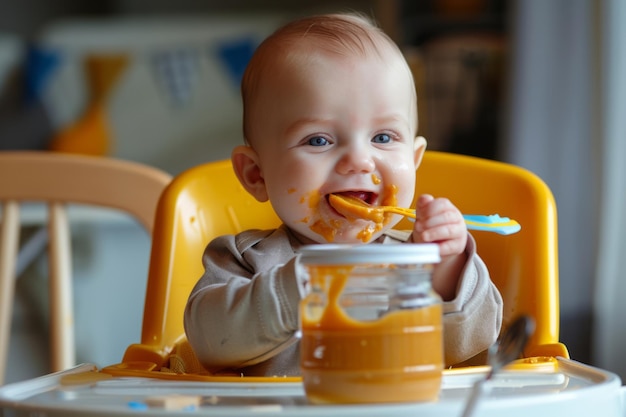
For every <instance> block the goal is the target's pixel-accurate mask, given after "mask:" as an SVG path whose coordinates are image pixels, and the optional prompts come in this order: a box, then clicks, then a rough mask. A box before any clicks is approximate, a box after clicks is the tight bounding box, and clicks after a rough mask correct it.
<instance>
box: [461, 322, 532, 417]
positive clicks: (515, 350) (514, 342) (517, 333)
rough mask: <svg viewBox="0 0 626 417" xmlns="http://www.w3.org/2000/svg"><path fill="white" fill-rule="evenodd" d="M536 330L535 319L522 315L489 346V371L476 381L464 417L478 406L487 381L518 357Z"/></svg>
mask: <svg viewBox="0 0 626 417" xmlns="http://www.w3.org/2000/svg"><path fill="white" fill-rule="evenodd" d="M534 331H535V321H534V320H533V319H532V318H531V317H529V316H524V315H523V316H520V317H518V318H517V319H516V320H514V321H513V322H512V323H511V325H510V326H509V327H508V328H507V329H506V330H505V332H504V333H503V334H502V336H501V337H500V338H499V339H498V340H497V341H496V342H495V343H494V344H493V345H491V346H490V347H489V350H488V356H487V362H488V364H489V366H490V369H489V372H488V373H487V375H486V376H485V378H483V379H479V380H478V381H476V382H475V383H474V386H473V387H472V392H471V393H470V397H469V399H468V400H467V403H466V404H465V409H464V410H463V415H462V417H470V416H471V415H472V413H473V411H474V409H475V408H476V404H477V403H478V399H479V398H480V396H481V394H482V393H483V392H484V385H485V382H487V381H489V380H490V379H491V378H492V377H493V376H494V374H496V373H498V372H499V371H500V370H501V369H502V368H503V367H504V366H506V365H507V364H509V363H510V362H512V361H514V360H515V359H518V358H519V357H520V355H521V354H522V351H523V350H524V347H525V346H526V343H528V339H529V338H530V336H531V335H532V334H533V332H534Z"/></svg>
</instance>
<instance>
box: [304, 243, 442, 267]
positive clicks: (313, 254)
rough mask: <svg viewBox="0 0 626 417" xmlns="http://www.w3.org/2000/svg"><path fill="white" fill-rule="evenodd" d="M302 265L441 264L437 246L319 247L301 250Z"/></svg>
mask: <svg viewBox="0 0 626 417" xmlns="http://www.w3.org/2000/svg"><path fill="white" fill-rule="evenodd" d="M299 253H301V254H302V255H301V258H300V262H302V263H303V264H309V265H345V264H364V263H367V264H372V263H376V264H378V263H381V264H399V265H405V264H432V263H438V262H440V261H441V257H440V256H439V246H437V245H436V244H434V243H394V244H386V245H385V244H369V245H350V244H319V245H306V246H303V247H302V248H300V250H299Z"/></svg>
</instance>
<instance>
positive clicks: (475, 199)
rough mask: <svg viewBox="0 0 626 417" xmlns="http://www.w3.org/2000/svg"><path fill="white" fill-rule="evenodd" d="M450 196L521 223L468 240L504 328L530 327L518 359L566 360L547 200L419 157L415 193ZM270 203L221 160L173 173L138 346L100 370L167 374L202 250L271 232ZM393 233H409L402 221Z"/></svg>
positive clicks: (483, 174)
mask: <svg viewBox="0 0 626 417" xmlns="http://www.w3.org/2000/svg"><path fill="white" fill-rule="evenodd" d="M422 193H430V194H433V195H435V196H446V197H448V198H450V199H451V200H452V201H453V202H454V203H455V204H456V205H457V206H458V207H459V208H460V210H461V211H462V212H463V213H464V214H500V215H501V216H506V217H510V218H513V219H515V220H517V221H519V223H521V225H522V229H521V231H520V232H518V233H517V234H514V235H510V236H501V235H496V234H493V233H488V232H473V236H474V237H475V239H476V242H477V245H478V252H479V254H480V255H481V257H482V258H483V259H484V261H485V262H486V264H487V266H488V268H489V270H490V274H491V277H492V279H493V281H494V283H495V284H496V285H497V287H498V289H499V290H500V291H501V293H502V296H503V299H504V326H507V324H508V323H509V322H510V321H512V320H513V319H514V318H515V317H516V316H517V315H520V314H528V315H530V316H532V317H533V318H534V319H535V321H536V331H535V333H534V335H533V336H532V338H531V340H530V342H529V344H528V346H527V349H526V351H525V356H527V357H528V356H563V357H569V355H568V352H567V349H566V347H565V345H563V344H561V343H559V295H558V262H557V218H556V205H555V201H554V198H553V196H552V194H551V192H550V190H549V189H548V187H547V186H546V184H545V183H544V182H542V181H541V180H540V179H539V178H538V177H537V176H535V175H534V174H532V173H530V172H528V171H526V170H524V169H522V168H520V167H516V166H513V165H510V164H506V163H502V162H495V161H490V160H485V159H479V158H476V157H470V156H462V155H455V154H449V153H442V152H434V151H427V152H426V154H425V155H424V159H423V162H422V165H421V166H420V167H419V169H418V171H417V193H416V195H419V194H422ZM279 223H280V222H279V219H278V218H277V216H276V215H275V213H274V211H273V209H272V207H271V205H270V204H269V203H259V202H257V201H256V200H255V199H254V198H253V197H252V196H250V195H249V194H248V193H247V192H246V191H245V190H244V189H243V187H242V186H241V185H240V184H239V182H238V180H237V178H236V177H235V174H234V172H233V169H232V166H231V163H230V161H218V162H210V163H206V164H203V165H200V166H196V167H194V168H191V169H189V170H187V171H186V172H183V173H182V174H180V175H178V176H177V177H176V178H174V180H173V181H172V183H171V184H170V185H169V186H168V187H167V188H166V190H165V191H164V193H163V195H162V196H161V200H160V201H159V205H158V208H157V213H156V223H155V229H154V234H153V245H152V253H151V260H150V270H149V271H150V272H149V279H148V288H147V293H146V302H145V309H144V319H143V329H142V336H141V343H139V344H134V345H131V346H129V347H128V349H127V350H126V353H125V355H124V358H123V362H122V363H121V364H118V365H114V366H112V367H111V368H109V369H108V370H107V371H109V372H112V373H115V372H120V371H121V372H122V373H124V372H126V373H128V372H129V371H131V370H135V371H137V374H141V373H142V372H149V371H151V370H159V369H160V368H161V367H162V366H167V360H168V356H169V355H170V354H171V352H172V350H173V349H174V348H175V347H176V346H180V345H181V344H184V342H185V340H186V339H185V334H184V329H183V310H184V308H185V303H186V301H187V297H188V296H189V294H190V292H191V290H192V288H193V286H194V285H195V283H196V281H197V280H198V279H199V278H200V276H201V275H202V274H203V267H202V263H201V257H202V253H203V250H204V249H205V247H206V245H207V244H208V242H209V241H210V240H212V239H213V238H214V237H216V236H219V235H222V234H228V233H237V232H240V231H243V230H245V229H249V228H258V229H264V228H274V227H276V226H278V225H279ZM398 228H404V229H407V228H409V229H410V228H411V224H410V223H406V220H403V221H402V222H401V223H400V224H399V225H398Z"/></svg>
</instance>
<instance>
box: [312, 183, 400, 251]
mask: <svg viewBox="0 0 626 417" xmlns="http://www.w3.org/2000/svg"><path fill="white" fill-rule="evenodd" d="M372 180H373V181H375V180H378V181H380V180H379V179H378V177H376V175H375V174H372ZM397 194H398V187H396V186H395V185H391V186H388V187H386V188H385V193H384V195H383V199H382V204H383V205H396V204H397ZM321 198H322V196H321V195H320V194H319V192H311V193H310V194H309V195H308V196H305V197H302V199H301V200H300V203H301V204H304V203H307V204H308V206H309V208H311V209H313V210H317V208H318V207H319V204H320V200H321ZM328 202H329V204H330V205H331V206H332V207H333V208H334V209H335V210H336V211H337V212H338V213H339V214H341V215H342V216H344V217H345V218H346V219H347V220H348V221H355V220H357V219H365V220H369V221H371V222H374V225H371V224H368V225H366V226H365V227H363V229H361V230H360V231H359V232H358V233H357V235H356V238H357V239H359V240H360V241H362V242H363V243H367V242H369V241H370V240H371V239H372V236H373V235H374V234H375V233H377V232H379V231H380V230H382V228H383V226H384V225H385V224H387V223H388V222H389V221H390V220H391V218H392V214H389V213H385V212H384V211H383V210H382V209H380V208H378V207H377V206H370V205H369V204H367V203H366V202H364V201H362V200H360V199H358V198H356V197H352V196H349V195H338V194H330V196H329V197H328ZM308 220H309V217H308V216H307V217H305V218H304V219H302V220H301V221H302V222H303V223H307V222H308ZM341 226H342V222H341V221H338V220H330V221H324V220H322V219H320V220H317V221H315V223H313V224H312V225H311V226H309V228H310V229H311V230H312V231H313V232H315V233H317V234H318V235H320V236H322V237H323V238H324V239H325V240H326V241H327V242H333V241H334V240H335V236H336V234H337V230H336V229H338V228H340V227H341ZM333 229H334V230H333Z"/></svg>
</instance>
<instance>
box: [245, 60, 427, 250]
mask: <svg viewBox="0 0 626 417" xmlns="http://www.w3.org/2000/svg"><path fill="white" fill-rule="evenodd" d="M395 60H396V61H397V58H395ZM270 78H271V79H270V80H267V81H268V82H266V83H265V82H264V83H263V86H262V87H261V90H260V96H259V97H258V99H259V100H258V102H257V103H261V104H259V105H258V106H257V108H256V111H255V113H254V119H253V123H252V126H254V133H253V135H254V136H253V138H251V139H252V146H253V147H254V149H255V150H256V152H257V153H258V157H259V163H260V167H261V172H262V176H263V178H264V181H265V187H266V191H267V195H268V196H269V199H270V201H271V203H272V206H273V207H274V210H275V211H276V212H277V214H278V215H279V217H280V218H281V219H282V220H283V222H285V223H286V224H287V225H288V226H289V227H291V228H292V229H294V230H296V231H297V232H299V233H301V234H303V235H305V236H307V237H309V238H311V239H313V240H314V241H317V242H337V243H362V242H369V241H371V240H373V239H375V238H377V237H378V236H380V234H381V233H382V232H383V231H384V230H386V229H388V228H390V227H392V226H393V225H394V224H395V223H397V222H398V221H399V217H398V216H396V215H390V216H389V217H387V218H386V219H385V221H384V222H383V224H375V223H373V222H371V221H367V220H354V219H347V218H345V217H343V216H342V215H340V214H339V213H338V212H337V211H336V210H334V209H333V208H332V207H331V206H330V205H329V203H328V196H329V194H331V193H340V194H341V193H345V194H349V195H351V196H356V197H358V198H361V199H362V200H364V201H366V202H367V203H369V204H372V205H390V204H393V205H400V206H405V207H406V206H408V205H409V204H410V203H411V201H412V198H413V193H414V189H415V169H416V156H415V155H416V152H415V150H414V135H415V126H414V124H415V115H414V114H412V112H414V111H416V109H415V105H414V104H412V103H413V101H414V96H413V93H412V91H411V90H412V88H413V86H412V83H411V82H410V78H409V75H408V73H407V71H406V70H405V69H403V67H401V65H400V63H399V62H394V59H387V60H385V59H381V58H378V57H371V58H360V59H356V58H354V57H339V56H336V55H330V54H316V55H313V56H310V55H307V57H306V58H303V59H301V60H299V61H298V63H297V64H293V63H292V64H290V66H289V67H287V68H285V70H284V71H282V73H276V74H275V76H271V77H270ZM421 150H422V149H420V151H421Z"/></svg>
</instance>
